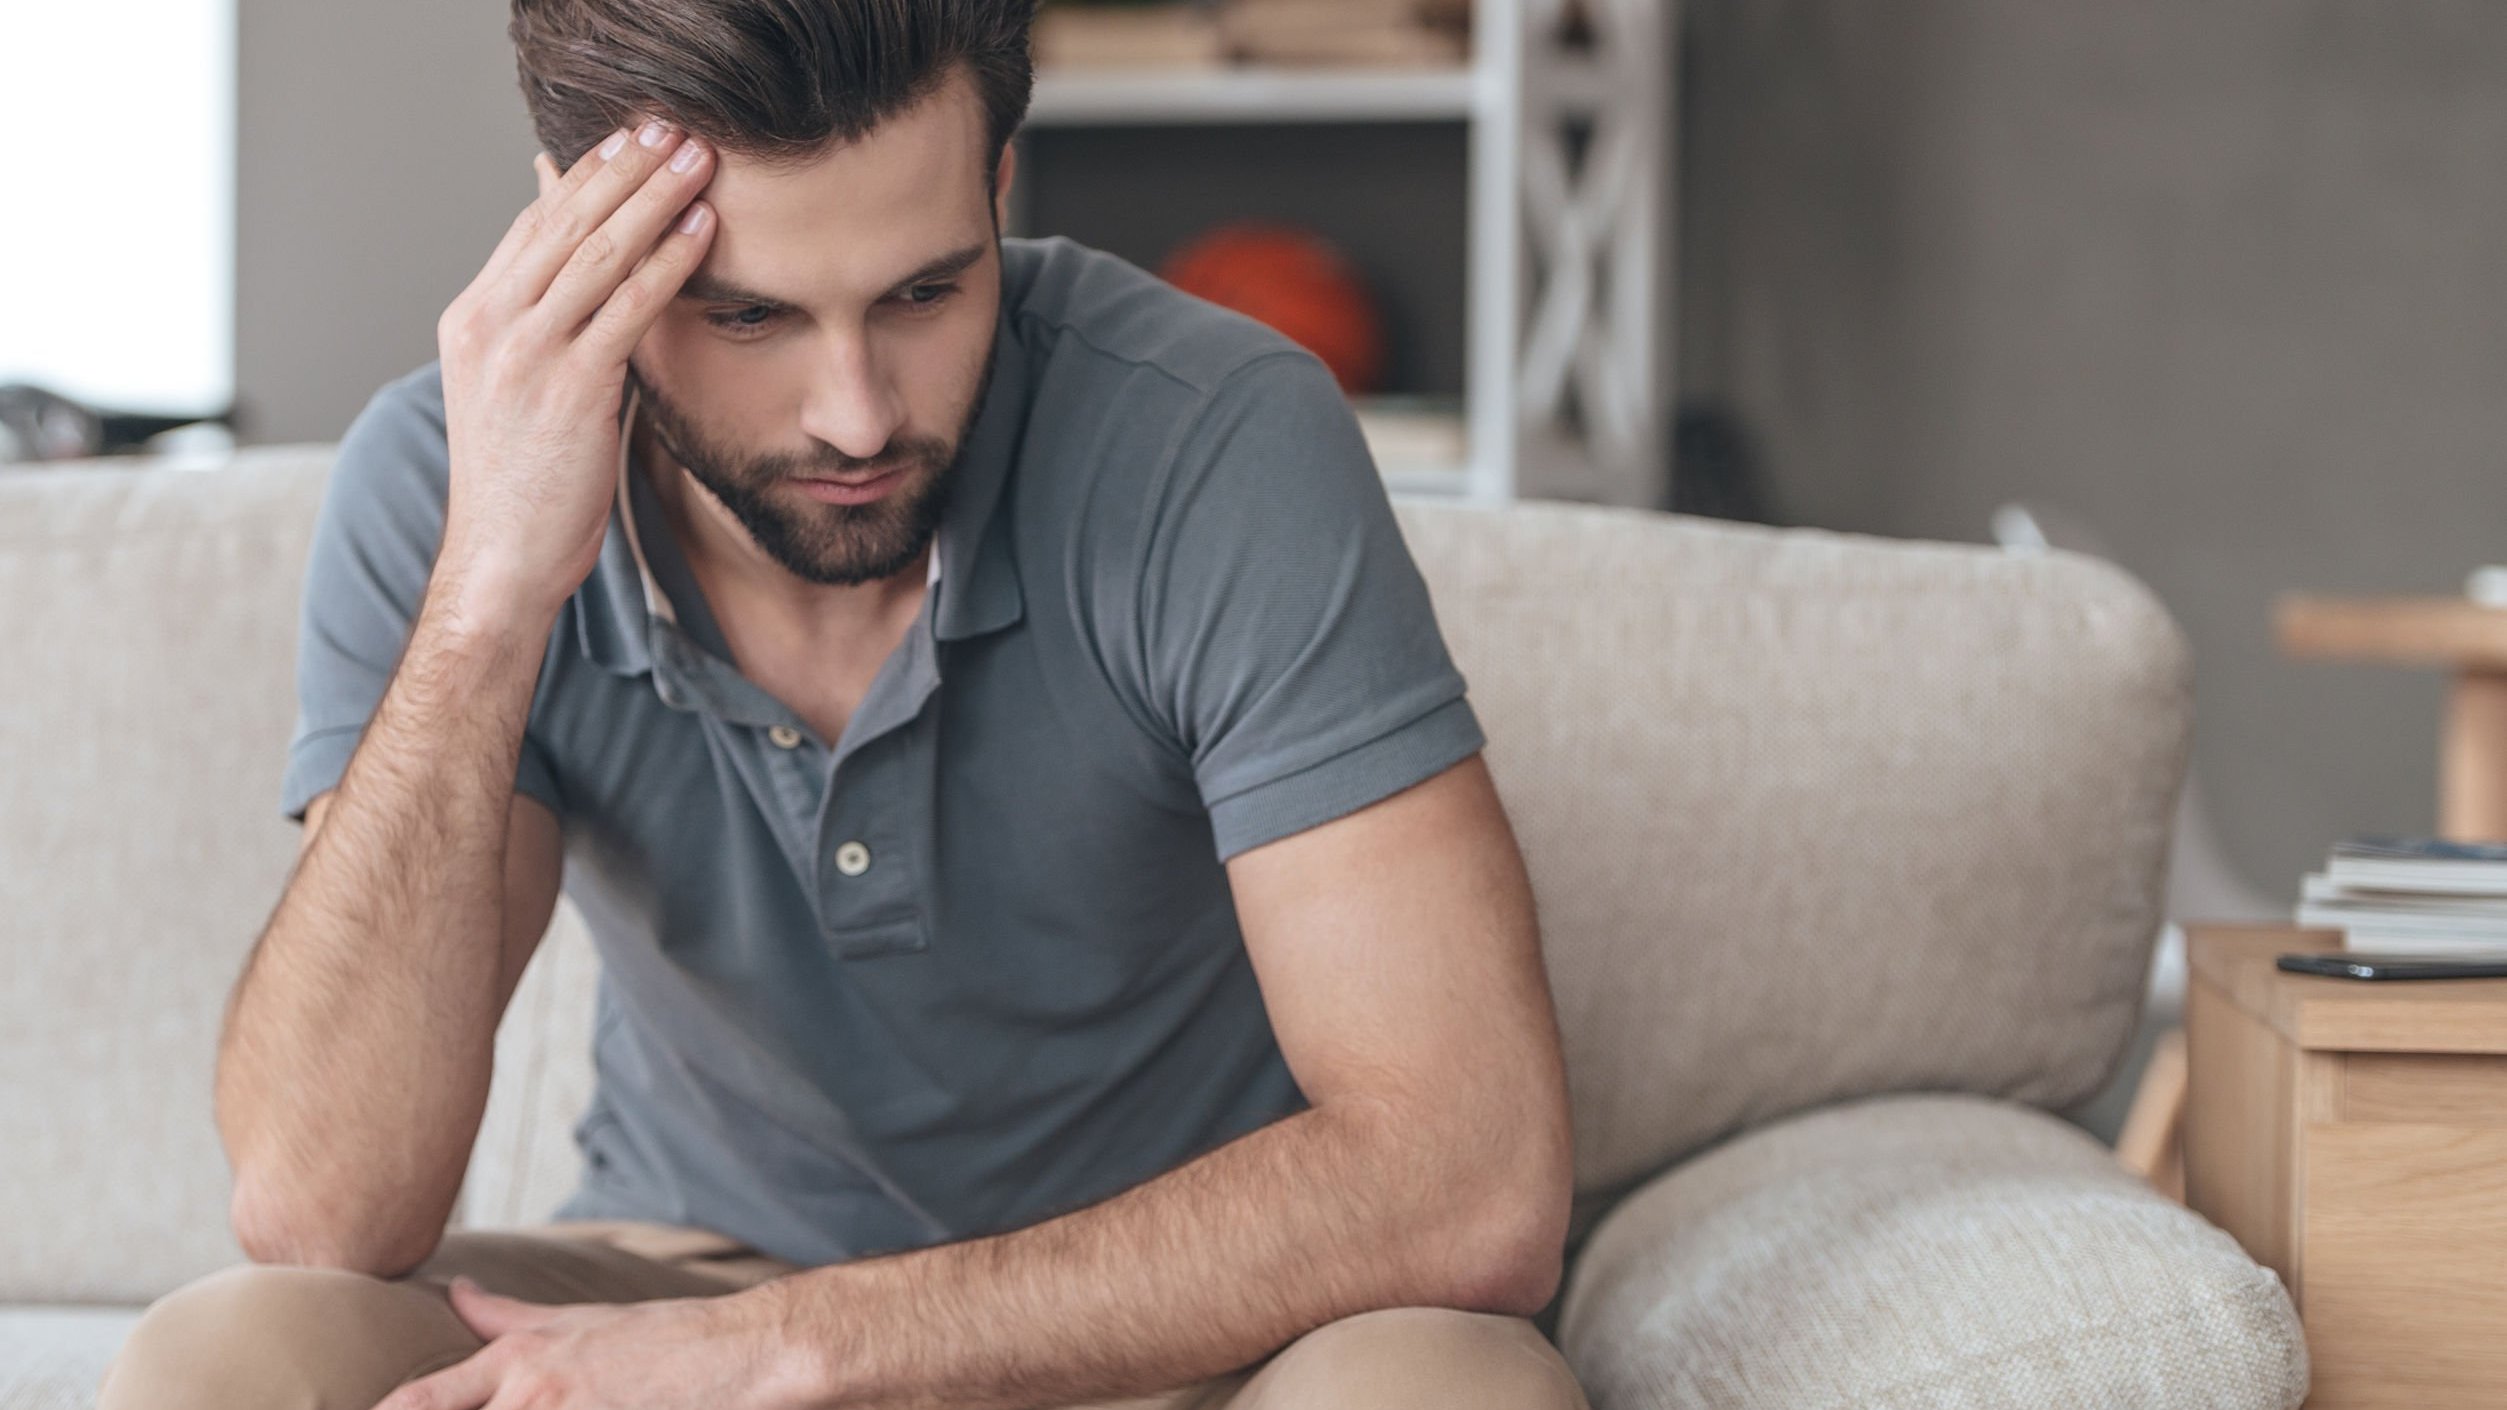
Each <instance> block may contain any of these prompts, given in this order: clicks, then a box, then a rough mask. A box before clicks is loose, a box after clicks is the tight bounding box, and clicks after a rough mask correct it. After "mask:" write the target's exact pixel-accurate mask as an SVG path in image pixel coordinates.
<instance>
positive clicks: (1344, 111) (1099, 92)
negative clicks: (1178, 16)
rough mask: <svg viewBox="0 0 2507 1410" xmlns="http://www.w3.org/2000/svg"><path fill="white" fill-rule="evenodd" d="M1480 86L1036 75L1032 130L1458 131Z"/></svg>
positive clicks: (1374, 72)
mask: <svg viewBox="0 0 2507 1410" xmlns="http://www.w3.org/2000/svg"><path fill="white" fill-rule="evenodd" d="M1477 84H1478V80H1477V78H1476V77H1475V76H1474V75H1473V73H1472V71H1471V70H1469V69H1467V68H1453V69H1347V70H1340V69H1264V68H1212V69H1114V68H1109V69H1058V70H1053V71H1049V72H1045V73H1039V74H1038V75H1037V76H1036V92H1035V98H1034V100H1033V102H1032V103H1030V105H1029V107H1028V111H1027V123H1028V126H1030V127H1119V126H1131V127H1143V126H1161V125H1168V124H1178V123H1276V122H1440V121H1442V122H1459V121H1463V120H1465V119H1467V118H1469V117H1470V116H1471V114H1472V110H1473V103H1474V100H1475V98H1476V96H1477V94H1478V91H1479V90H1478V86H1477Z"/></svg>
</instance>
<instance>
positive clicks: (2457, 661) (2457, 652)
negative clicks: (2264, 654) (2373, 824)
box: [2276, 596, 2507, 842]
mask: <svg viewBox="0 0 2507 1410" xmlns="http://www.w3.org/2000/svg"><path fill="white" fill-rule="evenodd" d="M2276 616H2277V623H2276V625H2277V626H2278V629H2279V634H2280V643H2281V650H2283V651H2284V652H2287V653H2288V654H2290V655H2292V656H2300V657H2314V658H2317V659H2320V660H2330V661H2375V662H2382V663H2384V664H2386V665H2393V666H2437V667H2442V668H2444V669H2447V670H2451V671H2453V672H2454V673H2455V680H2454V685H2453V687H2452V689H2451V690H2450V691H2449V693H2448V695H2447V699H2446V725H2445V734H2444V737H2443V738H2442V739H2441V740H2440V742H2439V745H2438V761H2437V792H2438V799H2437V804H2438V807H2437V813H2438V822H2437V828H2438V832H2439V833H2440V834H2441V835H2442V836H2445V837H2450V838H2453V839H2454V840H2456V841H2458V842H2495V841H2507V608H2498V607H2486V606H2483V605H2482V604H2480V603H2478V602H2474V601H2471V600H2470V599H2468V598H2460V597H2358V598H2344V597H2306V596H2290V597H2284V598H2282V599H2281V602H2280V606H2279V609H2278V611H2277V614H2276Z"/></svg>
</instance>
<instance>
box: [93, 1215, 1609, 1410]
mask: <svg viewBox="0 0 2507 1410" xmlns="http://www.w3.org/2000/svg"><path fill="white" fill-rule="evenodd" d="M799 1271H800V1269H799V1268H798V1267H797V1266H796V1265H793V1264H789V1263H785V1262H782V1261H781V1260H779V1259H774V1258H770V1257H768V1256H766V1255H765V1254H763V1253H760V1252H758V1251H757V1250H756V1249H753V1248H750V1247H748V1246H746V1245H744V1244H741V1243H739V1242H738V1241H736V1240H733V1239H730V1238H726V1237H724V1236H723V1235H720V1234H715V1233H710V1232H708V1231H706V1230H703V1229H689V1228H681V1227H678V1226H675V1225H669V1224H649V1223H642V1222H637V1221H632V1220H608V1219H604V1220H573V1221H567V1222H564V1223H557V1224H544V1225H539V1226H537V1227H534V1228H528V1229H514V1230H461V1231H456V1232H452V1233H448V1234H446V1235H445V1236H444V1241H443V1243H442V1244H441V1245H440V1246H439V1247H438V1248H437V1249H436V1252H435V1255H434V1256H433V1257H431V1258H429V1259H428V1260H427V1261H426V1262H424V1263H422V1264H420V1265H419V1266H418V1267H417V1268H416V1269H414V1270H412V1271H411V1272H410V1273H408V1274H407V1275H405V1276H403V1277H399V1278H390V1279H384V1278H376V1277H371V1276H369V1275H367V1274H363V1273H351V1272H346V1271H344V1270H341V1269H335V1268H305V1267H290V1266H284V1265H270V1264H243V1265H238V1266H236V1267H233V1268H228V1269H224V1270H222V1271H220V1272H217V1273H213V1274H210V1275H209V1276H208V1277H206V1278H202V1279H201V1280H199V1281H198V1282H195V1283H192V1284H190V1285H188V1286H186V1287H182V1288H179V1289H177V1290H175V1291H174V1292H172V1293H170V1294H168V1295H167V1296H165V1297H163V1298H161V1299H159V1300H158V1301H157V1303H156V1304H155V1305H154V1306H152V1307H150V1308H149V1309H148V1313H147V1315H146V1316H145V1317H142V1318H141V1319H140V1322H139V1325H138V1326H136V1327H135V1328H133V1329H132V1331H131V1335H130V1340H129V1341H128V1342H126V1343H125V1344H124V1346H123V1348H122V1352H121V1355H120V1356H119V1357H118V1358H117V1359H116V1360H115V1362H114V1364H113V1368H112V1369H111V1370H110V1371H108V1372H107V1373H106V1375H105V1380H104V1384H103V1386H102V1388H101V1390H100V1392H99V1397H98V1402H97V1410H142V1407H145V1410H163V1407H168V1406H182V1407H185V1410H267V1407H270V1406H278V1405H285V1406H289V1407H308V1410H312V1408H315V1407H318V1410H371V1407H372V1406H373V1405H374V1404H375V1402H377V1401H379V1400H381V1399H382V1398H383V1397H384V1396H386V1395H388V1394H390V1393H391V1390H392V1388H393V1387H394V1386H397V1385H400V1384H402V1383H403V1382H405V1381H410V1380H414V1379H416V1378H418V1377H420V1376H423V1375H426V1374H428V1373H430V1372H433V1371H437V1370H441V1369H443V1368H444V1367H446V1366H450V1365H452V1364H454V1363H455V1362H458V1361H460V1360H462V1359H464V1358H466V1357H468V1356H470V1355H471V1354H473V1353H474V1352H476V1351H478V1349H479V1348H480V1346H481V1345H482V1344H483V1343H481V1342H480V1340H479V1338H478V1337H477V1336H475V1335H474V1334H472V1333H471V1331H470V1329H469V1328H468V1327H467V1326H465V1325H464V1324H463V1323H462V1321H461V1319H460V1318H459V1317H457V1316H455V1315H454V1313H453V1310H452V1305H451V1303H450V1302H449V1301H448V1300H447V1298H446V1291H445V1290H446V1287H447V1286H448V1285H449V1284H450V1283H451V1281H452V1278H453V1276H454V1275H455V1274H462V1275H466V1276H467V1277H469V1278H470V1279H471V1281H473V1282H475V1283H477V1284H479V1285H480V1286H481V1287H483V1288H486V1289H487V1290H488V1291H489V1292H494V1293H502V1294H504V1295H506V1296H508V1297H518V1298H524V1299H527V1300H529V1301H532V1302H552V1303H565V1302H641V1301H645V1300H648V1299H651V1298H662V1297H702V1296H706V1295H709V1294H718V1293H730V1292H738V1291H740V1290H741V1289H744V1288H749V1287H754V1286H756V1285H757V1284H759V1283H762V1282H766V1281H768V1280H770V1279H773V1278H778V1277H782V1276H784V1275H785V1274H788V1273H795V1272H799ZM1343 1407H1346V1410H1585V1400H1584V1396H1583V1393H1582V1392H1581V1391H1579V1390H1578V1389H1577V1388H1576V1383H1575V1379H1574V1377H1573V1376H1571V1375H1570V1374H1569V1373H1568V1371H1567V1367H1566V1363H1565V1362H1564V1361H1562V1360H1561V1359H1560V1358H1559V1355H1558V1353H1557V1351H1556V1350H1555V1349H1553V1348H1552V1347H1551V1346H1550V1344H1549V1343H1548V1341H1546V1340H1545V1339H1543V1338H1542V1336H1541V1334H1540V1333H1539V1332H1538V1331H1536V1330H1534V1328H1533V1326H1532V1324H1531V1323H1529V1322H1526V1321H1524V1320H1522V1319H1520V1318H1515V1317H1496V1316H1489V1315H1485V1314H1480V1313H1469V1312H1455V1311H1450V1310H1447V1309H1443V1308H1417V1307H1412V1308H1391V1309H1387V1310H1385V1311H1380V1312H1369V1313H1364V1314H1361V1315H1359V1316H1356V1317H1350V1318H1346V1319H1343V1320H1341V1321H1338V1322H1333V1323H1331V1324H1329V1325H1326V1326H1323V1327H1319V1328H1317V1329H1316V1330H1314V1331H1312V1332H1309V1333H1307V1334H1306V1335H1305V1336H1303V1337H1300V1338H1298V1339H1297V1340H1296V1341H1294V1342H1291V1343H1290V1344H1289V1345H1288V1346H1287V1347H1286V1348H1285V1349H1283V1350H1282V1351H1280V1352H1279V1353H1278V1354H1277V1355H1275V1356H1272V1357H1270V1358H1268V1359H1266V1360H1264V1361H1263V1362H1261V1363H1260V1364H1258V1365H1255V1366H1252V1367H1248V1368H1247V1369H1245V1370H1243V1371H1239V1372H1236V1373H1234V1374H1231V1375H1226V1376H1221V1377H1218V1378H1217V1379H1214V1380H1208V1381H1202V1382H1199V1383H1197V1384H1194V1385H1190V1386H1181V1387H1178V1388H1176V1389H1174V1390H1171V1391H1167V1392H1165V1393H1163V1394H1159V1395H1151V1396H1145V1397H1140V1398H1136V1399H1131V1400H1125V1401H1121V1402H1119V1403H1115V1404H1108V1405H1105V1406H1101V1407H1084V1408H1083V1410H1343Z"/></svg>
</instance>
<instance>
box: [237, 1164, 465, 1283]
mask: <svg viewBox="0 0 2507 1410" xmlns="http://www.w3.org/2000/svg"><path fill="white" fill-rule="evenodd" d="M227 1223H228V1226H229V1227H230V1228H231V1229H232V1231H233V1233H234V1235H235V1242H236V1245H237V1247H239V1248H241V1249H242V1250H243V1251H244V1256H245V1257H246V1258H248V1259H250V1260H252V1261H253V1262H255V1263H286V1264H296V1265H300V1266H304V1267H310V1268H338V1269H342V1270H345V1271H348V1272H352V1273H367V1274H371V1275H373V1276H375V1277H378V1278H396V1277H399V1276H400V1275H402V1274H404V1273H407V1272H409V1271H410V1270H411V1269H413V1268H416V1267H417V1266H418V1265H419V1264H421V1263H424V1262H425V1261H426V1260H427V1256H428V1255H430V1254H432V1253H433V1252H435V1247H436V1244H437V1242H438V1241H439V1239H440V1234H439V1233H438V1232H436V1231H431V1230H428V1229H425V1228H422V1227H415V1226H413V1227H410V1228H405V1229H397V1230H396V1229H392V1228H388V1227H385V1226H383V1225H382V1224H380V1223H379V1222H374V1221H360V1220H355V1219H346V1218H332V1217H325V1216H324V1215H323V1214H322V1213H321V1212H319V1211H316V1210H311V1209H308V1208H307V1207H306V1205H305V1202H304V1201H301V1200H290V1199H285V1198H281V1197H278V1196H276V1195H274V1194H271V1193H269V1192H267V1191H265V1190H264V1189H263V1188H262V1187H261V1186H259V1185H257V1184H256V1183H255V1182H253V1181H252V1180H250V1179H247V1178H243V1177H240V1176H239V1177H238V1178H237V1180H236V1182H235V1192H234V1195H233V1197H232V1198H231V1199H230V1200H229V1201H228V1205H227Z"/></svg>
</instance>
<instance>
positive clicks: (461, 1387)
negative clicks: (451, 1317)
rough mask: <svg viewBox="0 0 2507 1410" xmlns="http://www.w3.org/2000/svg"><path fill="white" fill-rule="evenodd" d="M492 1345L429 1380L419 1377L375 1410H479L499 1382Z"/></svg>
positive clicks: (381, 1402)
mask: <svg viewBox="0 0 2507 1410" xmlns="http://www.w3.org/2000/svg"><path fill="white" fill-rule="evenodd" d="M495 1352H496V1347H495V1345H494V1344H493V1343H491V1344H489V1345H488V1346H485V1347H482V1348H481V1349H480V1350H478V1351H477V1352H475V1353H473V1354H472V1355H471V1356H470V1358H469V1359H468V1360H465V1361H457V1362H454V1363H453V1364H452V1365H450V1366H447V1367H445V1368H444V1369H443V1370H441V1371H438V1372H436V1373H435V1374H434V1375H431V1376H421V1377H419V1378H418V1379H416V1380H414V1381H411V1382H409V1383H408V1384H407V1385H404V1386H402V1387H401V1388H400V1389H398V1390H396V1391H393V1392H392V1393H391V1394H390V1395H387V1396H385V1397H383V1398H382V1399H381V1400H379V1401H377V1402H376V1403H375V1406H374V1410H478V1408H479V1407H480V1406H482V1405H485V1404H487V1403H488V1401H490V1400H492V1399H494V1398H495V1396H496V1386H497V1383H498V1381H499V1380H501V1379H502V1372H501V1371H500V1370H499V1363H500V1362H501V1360H502V1359H503V1358H501V1357H499V1356H497V1355H496V1354H495Z"/></svg>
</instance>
